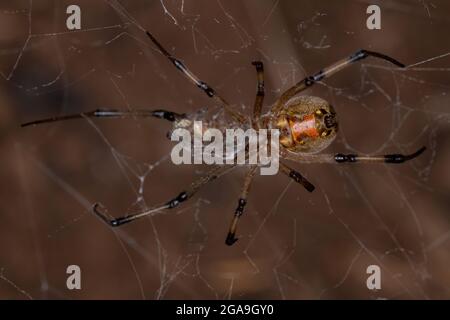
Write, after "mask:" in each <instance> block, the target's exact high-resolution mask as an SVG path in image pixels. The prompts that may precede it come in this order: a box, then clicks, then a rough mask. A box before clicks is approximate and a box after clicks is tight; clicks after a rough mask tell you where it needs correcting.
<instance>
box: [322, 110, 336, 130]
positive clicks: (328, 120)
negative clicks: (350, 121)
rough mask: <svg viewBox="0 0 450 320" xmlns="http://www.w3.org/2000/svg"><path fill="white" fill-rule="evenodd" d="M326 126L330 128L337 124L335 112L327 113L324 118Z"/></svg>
mask: <svg viewBox="0 0 450 320" xmlns="http://www.w3.org/2000/svg"><path fill="white" fill-rule="evenodd" d="M324 122H325V126H326V127H327V128H328V129H329V128H332V127H335V126H336V123H337V121H336V115H335V114H334V113H329V114H327V115H325V118H324Z"/></svg>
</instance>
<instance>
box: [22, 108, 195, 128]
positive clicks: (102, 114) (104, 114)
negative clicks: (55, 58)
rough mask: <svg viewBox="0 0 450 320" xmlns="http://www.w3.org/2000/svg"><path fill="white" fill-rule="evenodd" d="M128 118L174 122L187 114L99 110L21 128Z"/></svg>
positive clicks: (52, 118) (32, 122)
mask: <svg viewBox="0 0 450 320" xmlns="http://www.w3.org/2000/svg"><path fill="white" fill-rule="evenodd" d="M126 117H137V118H150V117H155V118H160V119H165V120H168V121H170V122H174V121H177V120H181V119H184V118H186V114H179V113H175V112H172V111H167V110H162V109H158V110H145V109H143V110H117V109H97V110H94V111H89V112H81V113H77V114H70V115H66V116H56V117H51V118H46V119H40V120H35V121H30V122H26V123H23V124H22V125H21V126H22V127H26V126H31V125H36V124H41V123H48V122H55V121H63V120H70V119H81V118H126Z"/></svg>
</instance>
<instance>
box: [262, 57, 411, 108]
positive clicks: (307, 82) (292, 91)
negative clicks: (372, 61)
mask: <svg viewBox="0 0 450 320" xmlns="http://www.w3.org/2000/svg"><path fill="white" fill-rule="evenodd" d="M367 57H374V58H378V59H383V60H386V61H388V62H390V63H392V64H394V65H396V66H397V67H400V68H404V67H405V65H404V64H403V63H401V62H399V61H397V60H395V59H394V58H391V57H389V56H387V55H385V54H382V53H378V52H374V51H369V50H359V51H357V52H355V53H354V54H352V55H350V56H348V57H347V58H344V59H341V60H339V61H337V62H336V63H333V64H332V65H330V66H328V67H326V68H323V69H322V70H320V71H319V72H317V73H315V74H314V75H312V76H308V77H306V78H304V79H302V80H300V81H299V82H298V83H297V84H295V85H294V86H293V87H291V88H289V89H288V90H286V91H285V92H284V93H283V94H282V95H281V96H280V98H278V100H277V101H276V102H275V104H274V106H273V107H272V110H271V113H272V114H273V115H277V114H278V113H279V112H280V111H281V109H282V108H283V106H284V105H285V104H286V102H287V101H288V100H289V99H291V98H292V97H294V96H295V95H297V94H298V93H300V92H301V91H303V90H305V89H306V88H309V87H310V86H312V85H314V84H315V83H317V82H318V81H321V80H323V79H325V78H328V77H330V76H332V75H333V74H335V73H337V72H339V71H341V70H342V69H344V68H346V67H348V66H351V65H352V64H353V63H354V62H357V61H361V60H363V59H365V58H367Z"/></svg>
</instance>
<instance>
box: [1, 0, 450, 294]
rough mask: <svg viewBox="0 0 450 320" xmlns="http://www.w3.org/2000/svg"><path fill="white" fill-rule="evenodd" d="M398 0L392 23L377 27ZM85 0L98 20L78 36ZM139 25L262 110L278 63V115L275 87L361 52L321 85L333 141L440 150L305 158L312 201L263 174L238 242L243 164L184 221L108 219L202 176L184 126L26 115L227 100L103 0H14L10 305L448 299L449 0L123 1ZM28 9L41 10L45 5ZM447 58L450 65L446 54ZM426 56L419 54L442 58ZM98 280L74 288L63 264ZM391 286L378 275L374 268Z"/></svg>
mask: <svg viewBox="0 0 450 320" xmlns="http://www.w3.org/2000/svg"><path fill="white" fill-rule="evenodd" d="M375 3H378V4H379V5H380V6H381V10H382V11H381V14H382V29H381V30H374V31H370V30H368V29H367V28H366V18H367V14H366V8H367V6H368V5H369V4H375ZM70 4H78V5H79V6H80V7H81V10H82V30H81V31H79V32H69V31H68V30H67V29H66V26H65V20H66V17H67V15H66V13H65V11H66V8H67V6H68V5H70ZM121 4H122V5H123V7H124V8H125V9H126V10H127V11H128V12H129V13H130V14H131V15H132V16H133V17H134V18H135V19H136V20H137V21H138V23H139V24H140V25H142V26H143V27H145V28H147V29H149V30H151V31H152V32H153V33H154V35H155V36H156V37H157V38H158V39H159V40H160V41H161V42H162V43H164V44H165V45H166V47H167V48H168V50H169V51H171V52H173V54H174V55H176V56H178V57H180V58H181V59H182V60H183V61H184V62H185V63H186V64H187V65H188V66H189V67H190V68H191V69H192V70H193V71H194V72H195V73H196V74H198V75H199V76H200V77H201V78H202V79H203V80H205V81H207V82H208V83H209V84H211V85H212V86H213V87H215V88H216V89H217V90H218V91H219V92H220V93H221V94H222V95H223V96H225V97H226V98H227V99H228V100H229V101H230V102H231V103H233V105H234V106H235V107H236V108H238V109H241V110H243V112H246V113H248V114H250V112H251V108H250V107H249V106H251V105H252V104H253V99H254V96H255V86H256V79H255V71H254V68H253V66H251V64H250V62H251V61H253V60H256V59H261V60H262V61H263V62H264V63H265V69H266V88H267V95H266V100H265V110H268V107H269V106H270V104H271V103H273V102H274V100H275V99H276V97H277V96H278V95H279V94H280V93H281V92H283V90H286V89H287V88H289V87H290V86H291V85H292V84H294V83H295V81H298V80H299V79H301V78H302V77H303V76H305V75H306V74H311V73H313V72H315V71H317V70H319V69H320V68H322V67H324V66H327V65H329V64H331V63H333V62H335V61H337V60H338V59H340V58H342V57H345V56H347V55H348V54H350V53H352V52H354V51H356V50H357V49H359V48H365V49H371V50H374V51H379V52H383V53H385V54H388V55H390V56H393V57H395V58H396V59H398V60H400V61H402V62H404V63H406V64H416V63H418V64H417V65H415V66H413V67H412V68H411V69H410V70H408V71H399V70H394V69H391V66H389V65H387V64H385V63H384V62H382V61H377V60H373V59H367V60H365V61H364V63H363V64H358V65H354V66H352V67H351V68H349V69H346V70H345V71H343V72H341V73H339V74H338V75H336V76H335V77H333V78H332V79H329V80H326V81H325V83H324V84H323V85H318V86H316V87H315V88H313V89H310V90H309V91H308V92H306V94H314V95H319V96H321V97H323V98H325V99H327V100H329V101H330V102H331V103H333V104H334V105H335V106H336V109H337V112H338V115H339V119H340V124H341V131H340V136H339V138H338V139H337V141H336V142H335V143H334V144H333V145H332V147H330V148H329V149H327V150H326V151H327V152H360V153H395V152H406V153H407V152H411V151H414V150H416V149H417V148H419V147H421V146H422V145H426V146H427V147H428V150H427V152H426V153H425V154H424V155H422V156H421V157H420V158H418V159H416V160H414V161H411V162H409V163H407V164H404V165H398V166H397V165H396V166H386V165H371V166H365V165H353V166H348V165H343V166H336V165H319V164H311V165H299V164H292V165H293V166H295V167H296V168H297V169H299V170H300V171H301V172H302V173H303V174H305V175H306V176H307V177H308V178H309V179H310V180H311V181H312V182H313V183H314V184H315V185H316V187H317V189H316V191H315V192H314V193H313V194H309V193H307V192H306V191H305V190H303V189H302V188H301V187H299V186H297V185H294V184H291V183H290V182H289V181H288V179H287V178H286V177H285V176H283V175H278V176H275V177H271V176H257V178H256V179H255V181H254V185H253V188H252V191H251V195H250V197H249V204H248V205H247V208H246V212H245V215H244V216H243V218H242V219H241V224H240V226H239V235H240V240H239V241H238V242H237V243H236V244H235V245H234V246H233V247H227V246H225V244H224V239H225V235H226V232H227V228H228V225H229V221H230V219H231V217H232V214H233V212H234V209H235V206H236V203H237V199H238V197H239V192H240V188H241V184H242V179H243V173H244V171H243V170H242V169H237V170H234V171H233V172H232V173H230V174H229V175H227V176H225V177H223V178H221V179H220V180H217V181H215V182H213V183H212V184H211V185H210V186H208V187H207V188H205V189H204V190H202V191H201V192H199V194H198V195H197V196H196V197H195V198H194V199H193V200H191V201H189V202H188V203H186V204H185V205H184V206H182V207H179V209H177V210H174V211H172V212H170V213H167V214H162V215H158V216H155V217H154V218H152V219H144V220H141V221H139V222H135V223H132V224H129V225H126V226H123V227H122V228H119V229H115V230H111V229H110V228H108V227H107V226H106V225H105V224H103V223H102V222H101V221H99V220H98V219H97V218H96V217H94V216H93V215H92V213H91V212H90V206H91V205H92V204H93V203H95V202H97V201H99V202H101V203H103V204H104V205H105V206H106V207H108V208H109V213H111V214H112V215H114V216H121V215H123V214H125V213H131V212H135V211H136V210H139V209H141V208H142V207H143V205H144V202H142V201H139V199H140V198H139V197H140V192H139V189H140V186H141V185H140V178H142V181H143V182H142V187H143V192H142V196H143V199H145V204H146V205H149V206H150V205H152V204H155V203H159V202H161V201H166V200H168V199H170V198H171V197H173V196H174V195H176V194H178V193H179V192H180V191H181V190H182V189H183V188H184V186H186V185H187V184H188V183H190V181H191V180H192V179H194V178H195V177H196V176H198V175H199V174H201V173H202V172H204V171H205V169H206V168H205V167H202V166H195V167H194V166H179V167H177V166H174V165H173V164H172V163H171V161H170V159H167V156H168V155H169V154H170V150H171V147H172V144H171V143H170V141H168V140H167V139H166V138H165V134H166V132H167V131H168V130H169V128H170V127H169V124H168V123H165V122H161V121H157V120H154V119H147V120H136V119H129V120H110V119H100V120H98V119H96V120H93V122H92V123H89V122H88V121H86V120H79V121H67V122H59V123H52V124H48V125H42V126H36V127H28V128H23V129H22V128H19V125H20V123H22V122H26V121H31V120H34V119H39V118H43V117H48V116H51V115H57V114H68V113H74V112H81V111H89V110H91V109H95V108H100V107H114V108H137V107H148V108H156V107H159V108H160V107H165V108H167V109H170V110H174V111H177V112H181V113H183V112H193V111H196V110H199V109H200V108H202V107H205V106H210V107H213V106H214V103H213V102H212V101H211V100H210V99H208V98H207V97H206V95H204V94H203V93H202V92H199V91H198V90H197V89H196V88H195V87H193V86H192V85H190V84H189V83H188V82H187V81H185V79H184V78H183V77H182V76H181V75H180V74H179V73H178V72H177V71H176V70H175V69H174V68H173V66H172V65H171V64H169V63H168V62H167V61H166V60H165V59H164V58H163V57H162V56H161V54H159V53H158V52H157V51H156V50H155V49H154V47H153V46H152V45H151V43H150V42H149V41H148V39H147V38H146V37H145V35H144V34H142V32H140V31H139V29H138V28H136V27H135V26H134V25H133V24H131V23H130V21H129V20H127V19H124V18H123V17H122V16H120V15H119V14H118V13H117V11H116V10H115V9H113V8H112V6H111V5H110V4H109V3H107V2H103V1H87V0H86V1H39V0H37V1H33V2H32V6H31V2H30V1H14V2H12V1H5V0H1V1H0V57H1V58H0V71H1V76H2V77H1V78H0V104H1V107H0V128H1V129H0V130H1V135H0V150H1V152H0V157H1V167H0V173H1V180H0V181H1V182H0V195H1V202H0V206H1V210H0V270H1V272H0V298H2V299H27V298H34V299H47V298H58V299H59V298H61V299H80V298H85V299H102V298H107V299H141V298H145V299H156V298H161V299H174V298H206V299H215V298H255V299H259V298H274V299H282V298H286V299H305V298H307V299H319V298H321V299H335V298H396V299H420V298H425V299H426V298H430V299H448V298H449V297H450V271H449V264H450V253H449V250H450V240H449V238H450V212H449V208H450V201H449V199H450V198H449V194H450V170H449V169H448V163H449V161H450V148H449V144H450V129H449V128H450V127H449V110H450V109H449V102H450V96H449V85H450V55H448V56H447V55H446V54H447V53H449V52H450V46H449V43H448V30H449V26H450V20H449V19H450V18H449V16H450V3H449V2H448V1H444V0H435V1H432V2H430V1H427V0H424V1H413V0H409V1H407V0H401V1H383V2H382V4H380V1H303V0H302V1H283V0H281V1H277V0H264V1H260V0H248V1H225V0H221V1H206V0H203V1H199V0H198V1H194V0H185V1H171V0H166V1H122V2H121ZM30 10H31V13H30ZM440 56H441V57H440ZM428 59H430V61H428V62H424V63H420V62H422V61H425V60H428ZM71 264H76V265H79V266H80V267H81V270H82V289H81V290H79V291H76V290H75V291H70V290H68V289H67V288H66V277H67V275H66V268H67V266H68V265H71ZM371 264H377V265H379V266H380V267H381V270H382V289H381V290H379V291H370V290H368V289H367V287H366V279H367V276H368V275H367V274H366V268H367V266H369V265H371Z"/></svg>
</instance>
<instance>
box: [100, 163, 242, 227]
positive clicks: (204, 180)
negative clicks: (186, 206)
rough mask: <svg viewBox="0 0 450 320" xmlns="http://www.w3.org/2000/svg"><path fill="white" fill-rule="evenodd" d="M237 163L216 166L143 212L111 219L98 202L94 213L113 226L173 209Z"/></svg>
mask: <svg viewBox="0 0 450 320" xmlns="http://www.w3.org/2000/svg"><path fill="white" fill-rule="evenodd" d="M234 167H235V165H231V166H214V167H213V168H212V169H211V170H210V171H209V172H208V173H207V174H206V175H205V176H203V177H200V178H199V179H197V180H196V181H194V182H193V183H192V184H191V185H190V186H189V188H187V189H186V190H185V191H183V192H181V193H180V194H178V195H177V196H176V197H175V198H173V199H171V200H170V201H168V202H166V203H163V204H160V205H156V206H153V207H151V208H150V209H148V210H145V211H143V212H139V213H135V214H131V215H128V216H123V217H119V218H113V219H110V218H109V217H108V216H107V215H106V213H105V212H104V210H101V209H99V208H100V207H101V205H100V204H98V203H96V204H94V206H93V208H92V209H93V211H94V213H95V214H96V215H97V216H98V217H100V218H101V219H102V220H103V221H104V222H106V223H107V224H108V225H110V226H111V227H117V226H120V225H123V224H125V223H129V222H132V221H134V220H137V219H140V218H143V217H146V216H151V215H154V214H155V213H158V212H160V211H163V210H167V209H173V208H176V207H177V206H178V205H179V204H180V203H182V202H185V201H187V200H189V199H190V198H191V197H192V196H194V194H195V193H196V192H197V191H198V190H199V189H200V188H201V187H203V186H205V185H206V184H208V183H209V182H211V181H213V180H215V179H217V178H219V177H220V176H223V175H224V174H226V173H228V171H230V170H231V169H233V168H234Z"/></svg>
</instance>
